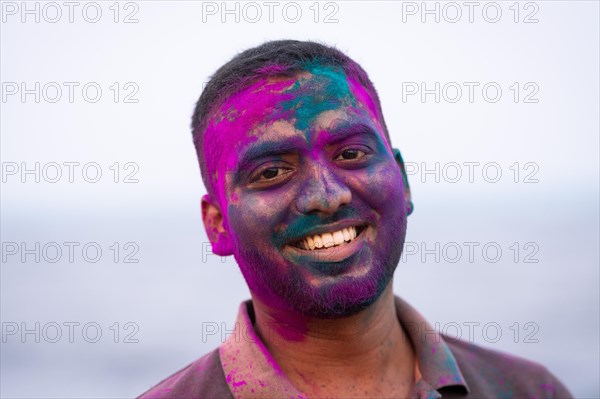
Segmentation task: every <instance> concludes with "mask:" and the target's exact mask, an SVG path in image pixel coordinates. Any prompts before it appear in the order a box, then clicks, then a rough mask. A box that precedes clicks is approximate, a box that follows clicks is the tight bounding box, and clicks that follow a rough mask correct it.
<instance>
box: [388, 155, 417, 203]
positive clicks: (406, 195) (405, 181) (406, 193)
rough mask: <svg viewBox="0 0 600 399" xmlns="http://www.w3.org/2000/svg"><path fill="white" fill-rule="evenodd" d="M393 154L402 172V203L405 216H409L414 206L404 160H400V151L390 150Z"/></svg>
mask: <svg viewBox="0 0 600 399" xmlns="http://www.w3.org/2000/svg"><path fill="white" fill-rule="evenodd" d="M392 151H393V152H394V159H395V160H396V162H397V163H398V165H399V166H400V171H401V172H402V185H403V186H404V203H405V204H406V215H410V214H411V213H412V212H413V210H414V209H415V206H414V205H413V203H412V197H411V195H410V186H409V184H408V176H406V168H405V167H404V160H403V159H402V154H400V150H399V149H397V148H392Z"/></svg>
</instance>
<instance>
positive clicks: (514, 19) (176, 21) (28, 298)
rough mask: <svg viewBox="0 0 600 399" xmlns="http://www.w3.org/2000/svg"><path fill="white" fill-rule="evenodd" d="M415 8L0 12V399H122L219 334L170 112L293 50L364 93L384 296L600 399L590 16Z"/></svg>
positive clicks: (224, 276)
mask: <svg viewBox="0 0 600 399" xmlns="http://www.w3.org/2000/svg"><path fill="white" fill-rule="evenodd" d="M67 3H68V2H67ZM424 4H425V3H421V2H392V1H380V2H367V1H336V2H271V3H269V2H250V3H247V2H225V3H223V2H189V1H179V2H169V3H167V2H166V1H135V2H119V3H111V2H96V3H94V2H72V3H69V4H65V3H64V2H58V3H56V2H55V3H47V2H35V1H29V2H2V3H1V5H2V24H1V42H0V44H1V65H0V66H1V81H2V103H1V118H0V120H1V122H0V123H1V126H0V128H1V154H0V155H1V161H2V162H1V163H2V186H1V235H2V237H1V241H2V265H1V321H2V342H1V375H0V377H1V391H0V394H1V396H2V397H5V398H35V397H39V398H50V397H52V398H59V397H60V398H122V397H134V396H136V395H138V394H140V393H142V392H143V391H145V390H146V389H148V388H150V387H151V386H152V385H154V384H156V383H158V382H159V381H160V380H162V379H163V378H165V377H167V376H168V375H170V374H172V373H174V372H175V371H177V370H179V369H180V368H182V367H184V366H186V365H187V364H188V363H190V362H192V361H193V360H195V359H197V358H198V357H200V356H201V355H203V354H205V353H206V352H208V351H209V350H211V349H213V348H215V347H217V346H218V345H219V344H220V343H221V341H222V339H224V338H226V337H227V334H228V330H231V329H232V328H233V326H234V320H235V315H236V313H237V308H238V305H239V303H240V302H241V301H243V300H245V299H247V298H248V297H249V293H248V290H247V288H246V285H245V282H244V280H243V277H242V275H241V273H240V272H239V271H238V269H237V266H236V264H235V262H234V261H233V259H231V258H228V259H221V258H220V257H218V256H215V255H213V254H211V253H210V250H209V246H208V244H207V238H206V235H205V233H204V229H203V225H202V221H201V217H200V206H199V204H200V198H201V196H202V195H203V194H204V192H205V189H204V187H203V185H202V182H201V179H200V173H199V169H198V164H197V160H196V155H195V151H194V147H193V144H192V141H191V134H190V130H189V123H190V117H191V114H192V111H193V107H194V104H195V102H196V100H197V98H198V96H199V95H200V93H201V91H202V88H203V85H204V84H205V82H206V81H207V80H208V78H209V76H210V75H211V74H212V73H213V72H214V71H215V70H216V69H217V68H218V67H219V66H220V65H222V64H223V63H224V62H226V61H227V60H228V59H230V58H231V57H232V56H233V55H235V54H236V53H237V52H239V51H241V50H243V49H246V48H248V47H251V46H255V45H257V44H259V43H261V42H263V41H266V40H272V39H281V38H294V39H311V40H318V41H322V42H324V43H327V44H331V45H335V46H337V47H338V48H339V49H341V50H342V51H344V52H346V53H347V54H348V55H350V56H351V57H352V58H354V59H355V60H356V61H357V62H359V63H360V64H361V65H362V66H363V68H364V69H365V70H366V71H367V72H368V73H369V75H370V78H371V80H372V81H373V82H374V84H375V86H376V88H377V90H378V92H379V94H380V97H381V102H382V105H383V111H384V115H385V118H386V122H387V125H388V127H389V129H390V134H391V137H392V141H393V144H394V145H395V146H396V147H398V148H400V149H401V150H402V153H403V155H404V159H405V161H406V162H407V165H408V168H409V170H408V171H409V174H410V176H409V178H410V183H411V188H412V192H413V200H414V203H415V212H414V213H413V215H411V216H410V218H409V229H408V236H407V239H406V241H407V243H406V245H405V253H404V255H403V258H402V260H401V262H400V264H399V266H398V269H397V272H396V275H395V285H394V288H395V292H396V294H398V295H400V296H402V297H403V298H404V299H406V300H407V301H408V302H409V303H411V304H412V305H413V306H415V307H416V308H417V309H418V310H420V312H421V313H422V314H423V315H424V316H425V317H426V318H427V319H428V320H429V321H430V323H431V324H432V325H434V326H435V328H437V329H438V330H439V331H442V332H445V333H447V334H449V335H451V336H455V337H461V338H462V339H465V340H470V341H471V342H475V343H478V344H480V345H483V346H486V347H489V348H492V349H496V350H501V351H508V352H510V353H512V354H515V355H518V356H522V357H526V358H529V359H532V360H535V361H537V362H540V363H542V364H544V365H546V366H547V367H548V369H549V370H550V371H551V372H553V373H554V374H555V375H556V376H558V378H559V379H561V380H562V381H563V382H564V383H565V384H566V385H567V386H568V387H569V389H570V390H571V391H572V392H573V393H574V394H575V396H576V397H578V398H598V397H600V389H599V383H598V375H599V372H600V370H599V342H598V340H599V338H598V337H599V314H600V312H599V267H598V266H599V248H598V245H599V244H598V243H599V215H598V210H599V206H598V203H599V202H598V200H599V199H598V184H599V176H598V170H599V164H598V151H599V150H598V148H599V143H598V136H599V135H598V132H599V116H598V109H599V81H598V79H599V78H598V76H599V74H598V71H599V50H598V49H599V43H598V41H599V28H598V24H599V20H598V13H599V6H598V2H595V1H572V2H567V1H536V2H504V1H502V2H473V3H470V5H468V4H467V5H465V3H463V2H459V3H455V2H451V3H448V2H428V3H427V5H426V6H425V5H424ZM215 326H216V327H215ZM215 328H216V329H215Z"/></svg>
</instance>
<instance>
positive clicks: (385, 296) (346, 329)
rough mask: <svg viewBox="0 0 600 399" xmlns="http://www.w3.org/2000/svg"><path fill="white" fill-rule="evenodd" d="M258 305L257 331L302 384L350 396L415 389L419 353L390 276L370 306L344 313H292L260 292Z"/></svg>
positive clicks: (284, 368) (304, 387) (317, 390)
mask: <svg viewBox="0 0 600 399" xmlns="http://www.w3.org/2000/svg"><path fill="white" fill-rule="evenodd" d="M253 305H254V312H255V318H256V322H255V328H256V330H257V333H258V334H259V336H260V337H261V339H262V340H263V342H264V343H265V346H266V347H267V348H268V350H269V352H270V353H271V355H272V356H273V358H274V359H275V360H276V361H277V363H278V365H279V367H281V370H282V371H283V372H284V374H285V375H286V376H287V377H288V378H289V379H290V381H291V382H292V384H294V385H295V386H296V388H298V389H299V390H301V391H303V392H305V393H307V394H308V393H310V394H312V395H313V396H322V395H325V394H327V395H331V394H333V395H335V396H337V395H340V396H344V395H345V396H347V397H360V396H366V397H368V396H373V395H376V396H381V395H382V394H384V393H390V392H388V391H389V389H388V388H393V392H394V393H398V392H405V391H406V393H408V390H410V387H411V386H412V383H413V382H414V380H415V376H416V374H415V355H414V351H413V348H412V346H411V344H410V341H409V339H408V337H407V336H406V335H405V334H404V331H403V329H402V327H401V325H400V322H399V321H398V317H397V315H396V307H395V304H394V295H393V290H392V284H391V282H390V284H388V286H387V287H386V289H385V290H384V292H383V293H382V295H381V296H380V297H379V298H378V300H377V301H376V302H375V303H373V304H372V305H371V306H370V307H368V308H366V309H364V310H363V311H361V312H359V313H357V314H355V315H352V316H349V317H345V318H340V319H333V320H329V319H314V318H307V317H302V316H299V315H290V312H289V311H288V312H282V311H280V310H279V311H278V310H275V309H272V308H269V307H268V306H266V305H265V304H264V303H263V302H261V301H260V299H258V298H256V297H255V295H253ZM349 381H351V382H352V384H350V383H349ZM407 389H408V390H407Z"/></svg>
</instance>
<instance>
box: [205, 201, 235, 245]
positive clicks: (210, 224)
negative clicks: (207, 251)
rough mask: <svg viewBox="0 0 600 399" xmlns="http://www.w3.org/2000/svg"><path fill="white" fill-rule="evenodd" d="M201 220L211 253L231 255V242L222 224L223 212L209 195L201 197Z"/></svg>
mask: <svg viewBox="0 0 600 399" xmlns="http://www.w3.org/2000/svg"><path fill="white" fill-rule="evenodd" d="M202 221H203V222H204V229H205V230H206V235H207V236H208V239H209V240H210V243H211V244H212V251H213V253H215V254H217V255H221V256H229V255H233V244H232V243H231V239H230V237H229V234H228V233H227V230H225V227H224V226H223V213H222V212H221V208H220V207H219V205H218V204H217V202H216V201H214V200H213V199H212V198H211V197H210V195H205V196H203V197H202Z"/></svg>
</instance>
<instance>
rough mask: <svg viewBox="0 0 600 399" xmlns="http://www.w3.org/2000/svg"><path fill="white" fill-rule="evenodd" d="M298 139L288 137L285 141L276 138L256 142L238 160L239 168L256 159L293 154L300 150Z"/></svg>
mask: <svg viewBox="0 0 600 399" xmlns="http://www.w3.org/2000/svg"><path fill="white" fill-rule="evenodd" d="M297 141H298V140H296V139H294V140H289V139H288V140H285V141H275V140H274V141H265V142H262V143H260V144H255V145H253V146H251V147H250V148H248V149H247V150H246V151H244V152H243V153H242V155H241V157H240V160H239V162H238V168H242V167H244V166H245V165H247V164H248V163H250V162H252V161H254V160H256V159H260V158H267V157H272V156H277V155H284V154H292V153H294V152H296V151H297V150H298V145H297Z"/></svg>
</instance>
